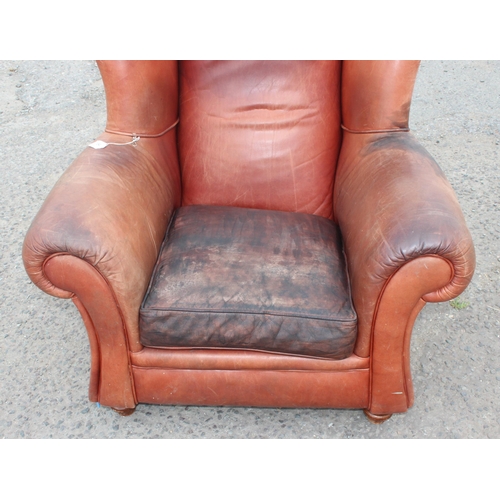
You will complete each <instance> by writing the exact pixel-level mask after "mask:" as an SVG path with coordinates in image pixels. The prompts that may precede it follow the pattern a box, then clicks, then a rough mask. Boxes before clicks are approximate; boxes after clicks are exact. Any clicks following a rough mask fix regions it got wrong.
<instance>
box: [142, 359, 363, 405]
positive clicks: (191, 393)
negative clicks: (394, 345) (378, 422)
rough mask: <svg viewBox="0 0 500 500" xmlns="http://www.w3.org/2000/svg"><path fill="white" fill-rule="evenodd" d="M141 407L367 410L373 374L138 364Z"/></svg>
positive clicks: (360, 371) (354, 371) (361, 371)
mask: <svg viewBox="0 0 500 500" xmlns="http://www.w3.org/2000/svg"><path fill="white" fill-rule="evenodd" d="M132 369H133V376H134V381H135V392H136V397H137V402H138V403H148V404H165V405H195V406H254V407H275V408H351V409H355V408H367V406H368V400H369V370H368V369H357V370H349V371H339V372H330V371H313V372H305V371H289V370H283V371H279V370H182V369H180V370H179V369H166V368H152V367H137V366H133V368H132Z"/></svg>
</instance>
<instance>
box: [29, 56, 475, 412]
mask: <svg viewBox="0 0 500 500" xmlns="http://www.w3.org/2000/svg"><path fill="white" fill-rule="evenodd" d="M99 68H100V71H101V74H102V77H103V81H104V87H105V90H106V98H107V113H108V119H107V126H106V131H105V132H104V133H103V134H102V135H101V136H100V137H99V140H100V141H103V143H108V145H107V146H106V144H103V143H97V144H94V145H93V147H87V148H86V149H85V151H84V152H83V153H82V154H81V155H80V157H79V158H78V159H77V160H76V161H75V162H74V163H73V164H72V165H71V166H70V167H69V168H68V169H67V171H66V172H65V173H64V175H63V176H62V177H61V179H60V180H59V182H58V183H57V184H56V186H55V187H54V188H53V190H52V192H51V193H50V194H49V196H48V198H47V200H46V201H45V203H44V205H43V206H42V208H41V210H40V212H39V213H38V215H37V216H36V218H35V220H34V221H33V224H32V226H31V228H30V230H29V232H28V235H27V236H26V240H25V242H24V248H23V257H24V262H25V266H26V269H27V272H28V274H29V276H30V277H31V279H32V280H33V282H34V283H35V284H36V285H38V286H39V287H40V288H41V289H42V290H44V291H45V292H47V293H49V294H51V295H54V296H56V297H61V298H71V299H72V300H73V302H74V303H75V304H76V307H77V308H78V309H79V311H80V313H81V315H82V317H83V321H84V323H85V326H86V328H87V331H88V334H89V340H90V347H91V374H90V388H89V397H90V400H91V401H98V402H100V403H101V404H103V405H107V406H110V407H112V408H114V409H115V410H117V411H119V412H120V413H122V414H129V413H131V412H132V411H133V409H134V408H135V406H136V405H137V404H138V403H149V404H182V405H211V406H218V405H235V406H236V405H238V406H271V407H309V408H312V407H315V408H316V407H317V408H360V409H364V410H365V413H366V414H367V416H368V417H369V418H370V420H372V421H383V420H385V419H386V418H389V416H390V415H391V414H392V413H395V412H405V411H406V410H407V409H408V408H409V407H411V405H412V402H413V389H412V381H411V373H410V359H409V353H410V337H411V332H412V327H413V323H414V321H415V318H416V316H417V315H418V313H419V312H420V310H421V309H422V307H423V306H424V305H425V303H426V302H436V301H445V300H449V299H451V298H453V297H456V296H457V295H459V294H460V293H461V292H462V291H463V290H464V289H465V288H466V286H467V285H468V283H469V281H470V279H471V277H472V274H473V271H474V265H475V257H474V248H473V245H472V241H471V237H470V234H469V231H468V230H467V228H466V225H465V222H464V218H463V215H462V212H461V210H460V207H459V205H458V202H457V199H456V197H455V194H454V192H453V190H452V188H451V187H450V185H449V183H448V182H447V180H446V178H445V176H444V175H443V173H442V171H441V170H440V168H439V167H438V165H437V164H436V163H435V161H434V160H433V159H432V157H431V156H430V155H429V154H428V153H427V151H426V150H425V149H424V148H423V147H422V146H421V145H419V143H418V142H417V141H416V139H415V138H414V137H413V135H412V134H411V133H410V131H409V129H408V117H409V110H410V103H411V95H412V91H413V85H414V82H415V77H416V73H417V70H418V62H413V61H344V62H339V61H326V62H325V61H305V62H292V61H285V62H276V61H264V62H251V61H243V62H230V61H222V62H207V61H203V62H197V61H188V62H180V63H177V62H172V61H154V62H151V61H129V62H101V63H99ZM134 138H135V139H134ZM137 138H140V139H137ZM109 143H114V144H109ZM117 143H119V144H120V145H115V144H117ZM125 143H128V144H125ZM99 145H100V146H101V147H102V146H106V147H104V148H101V149H98V146H99ZM96 148H97V149H96Z"/></svg>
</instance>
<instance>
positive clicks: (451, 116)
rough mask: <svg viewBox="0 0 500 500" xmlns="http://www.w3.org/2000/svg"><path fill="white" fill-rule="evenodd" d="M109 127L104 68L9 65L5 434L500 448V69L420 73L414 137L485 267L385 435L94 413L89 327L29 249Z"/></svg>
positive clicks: (1, 384)
mask: <svg viewBox="0 0 500 500" xmlns="http://www.w3.org/2000/svg"><path fill="white" fill-rule="evenodd" d="M104 124H105V100H104V92H103V87H102V82H101V79H100V75H99V72H98V70H97V67H96V65H95V63H94V62H90V61H74V62H66V61H34V62H24V61H22V62H21V61H1V62H0V159H1V163H0V168H1V183H0V200H1V203H0V234H1V236H0V437H3V438H498V437H500V412H499V410H500V398H499V394H500V390H499V389H500V361H499V360H500V357H499V354H500V238H499V237H500V206H499V199H498V198H499V193H500V168H499V150H500V61H494V62H489V61H474V62H469V61H425V62H423V63H422V65H421V69H420V72H419V76H418V79H417V83H416V87H415V92H414V99H413V106H412V112H411V127H412V130H413V132H414V134H415V135H416V136H417V137H418V138H419V139H420V140H421V142H422V144H423V145H424V146H425V147H426V148H427V149H428V151H429V152H430V153H431V154H432V155H433V156H434V157H435V158H436V160H437V162H438V163H439V164H440V166H441V168H442V169H443V171H444V172H445V174H446V175H447V177H448V179H449V180H450V182H451V184H452V185H453V187H454V188H455V190H456V192H457V195H458V198H459V200H460V202H461V206H462V208H463V211H464V214H465V218H466V221H467V223H468V225H469V227H470V229H471V232H472V235H473V239H474V241H475V245H476V252H477V270H476V274H475V276H474V279H473V281H472V283H471V285H470V287H469V288H468V289H467V291H466V292H465V293H464V294H463V296H462V297H461V302H460V304H458V305H457V304H455V307H453V306H452V305H451V304H450V303H443V304H430V305H428V306H426V308H425V309H424V310H423V312H422V313H421V314H420V316H419V318H418V319H417V322H416V324H415V328H414V333H413V340H412V347H411V351H412V370H413V378H414V384H415V396H416V397H415V405H414V406H413V408H412V409H410V410H409V411H408V412H407V413H406V414H400V415H394V416H393V417H392V418H391V419H390V420H389V421H387V422H386V423H384V424H383V425H380V426H375V425H373V424H371V423H369V422H368V421H367V420H366V418H365V417H364V415H363V413H362V411H358V410H356V411H346V410H309V409H304V410H296V409H262V408H205V407H185V406H173V407H166V406H163V407H162V406H149V405H140V406H138V408H137V410H136V412H135V413H134V414H133V415H132V416H130V417H121V416H119V415H117V414H116V413H114V412H113V411H112V410H110V409H109V408H103V407H101V408H98V407H97V406H96V405H95V404H91V403H89V401H88V399H87V384H88V374H89V347H88V341H87V335H86V332H85V328H84V326H83V323H82V321H81V319H80V316H79V314H78V313H77V311H76V308H75V307H74V306H73V304H72V303H71V302H69V301H64V300H60V299H55V298H53V297H50V296H48V295H46V294H44V293H43V292H41V291H40V290H39V289H38V288H36V287H35V286H34V285H33V284H32V283H31V282H30V280H29V278H28V277H27V275H26V273H25V271H24V268H23V264H22V260H21V246H22V241H23V238H24V235H25V233H26V231H27V229H28V227H29V224H30V223H31V220H32V219H33V217H34V216H35V214H36V212H37V211H38V209H39V208H40V206H41V204H42V202H43V200H44V199H45V197H46V196H47V194H48V192H49V191H50V189H51V188H52V186H53V185H54V183H55V182H56V180H57V179H58V178H59V176H60V175H61V174H62V172H63V171H64V170H65V169H66V168H67V166H68V165H69V164H70V163H71V161H72V160H73V159H74V158H75V157H76V156H77V155H78V154H79V153H80V152H81V151H82V150H83V149H84V148H85V147H86V146H87V145H88V144H89V143H90V142H91V141H92V140H93V139H94V138H95V137H96V136H97V135H99V133H100V132H101V131H102V129H103V128H104Z"/></svg>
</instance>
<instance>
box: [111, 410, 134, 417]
mask: <svg viewBox="0 0 500 500" xmlns="http://www.w3.org/2000/svg"><path fill="white" fill-rule="evenodd" d="M111 409H112V410H114V411H116V413H119V414H120V415H121V416H122V417H128V416H129V415H132V413H134V411H135V408H124V409H123V410H118V409H117V408H111Z"/></svg>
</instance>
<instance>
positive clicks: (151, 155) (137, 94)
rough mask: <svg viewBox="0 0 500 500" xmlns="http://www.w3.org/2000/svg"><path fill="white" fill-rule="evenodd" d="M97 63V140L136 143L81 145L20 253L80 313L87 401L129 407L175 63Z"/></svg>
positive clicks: (158, 221)
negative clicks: (102, 114) (101, 95)
mask: <svg viewBox="0 0 500 500" xmlns="http://www.w3.org/2000/svg"><path fill="white" fill-rule="evenodd" d="M99 68H100V70H101V73H102V77H103V80H104V85H105V89H106V101H107V108H108V109H107V111H108V121H107V126H106V130H107V132H105V133H104V134H102V135H101V136H100V137H99V139H100V140H102V141H105V142H113V143H119V142H129V141H130V140H131V139H132V136H133V135H137V136H140V137H141V139H140V140H139V141H138V142H137V143H136V147H130V146H126V147H106V148H104V149H97V150H96V149H92V148H86V149H85V150H84V152H83V153H82V154H81V155H80V156H79V157H78V158H77V160H76V161H75V162H74V163H73V164H72V165H71V166H70V167H69V168H68V169H67V170H66V172H65V173H64V175H63V176H62V177H61V179H60V180H59V181H58V183H57V184H56V185H55V187H54V188H53V190H52V191H51V193H50V194H49V196H48V198H47V199H46V201H45V203H44V204H43V206H42V208H41V210H40V212H39V213H38V215H37V216H36V218H35V219H34V221H33V223H32V225H31V227H30V229H29V232H28V234H27V236H26V239H25V242H24V247H23V259H24V262H25V266H26V270H27V272H28V274H29V276H30V278H31V279H32V280H33V282H34V283H35V284H36V285H37V286H39V287H40V288H41V289H42V290H43V291H45V292H47V293H49V294H51V295H54V296H56V297H64V298H70V297H71V298H73V300H74V301H75V304H76V305H77V307H78V308H79V310H80V312H81V313H82V316H83V318H84V321H85V323H86V327H87V330H88V331H89V338H90V342H91V347H92V349H91V350H92V357H93V359H92V368H91V383H90V390H89V396H90V399H91V401H97V397H98V395H97V392H98V391H99V400H100V402H101V403H102V404H107V403H106V401H108V403H109V402H111V401H112V406H115V407H118V408H120V407H122V408H129V407H131V406H134V405H135V403H134V394H133V392H134V391H133V384H132V382H131V380H130V373H129V364H128V352H129V349H130V350H131V351H137V350H139V349H140V344H139V327H138V311H139V307H140V304H141V301H142V299H143V298H144V294H145V292H146V289H147V287H148V284H149V280H150V278H151V273H152V270H153V267H154V265H155V262H156V259H157V257H158V252H159V248H160V245H161V242H162V240H163V238H164V236H165V231H166V228H167V224H168V222H169V220H170V216H171V214H172V212H173V210H174V209H175V208H177V207H178V206H179V203H180V197H181V192H180V174H179V166H178V159H177V146H176V131H175V127H174V128H170V127H171V126H172V124H175V122H176V120H177V108H178V93H177V62H170V61H163V62H161V63H160V64H158V63H151V62H145V61H140V62H101V63H99ZM151 103H154V104H155V105H154V107H152V106H151ZM167 129H170V130H168V131H166V130H167ZM165 131H166V132H165ZM155 136H156V137H155ZM97 331H98V332H99V337H97V336H96V335H95V333H96V332H97ZM93 332H94V335H93ZM99 386H100V387H99Z"/></svg>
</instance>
